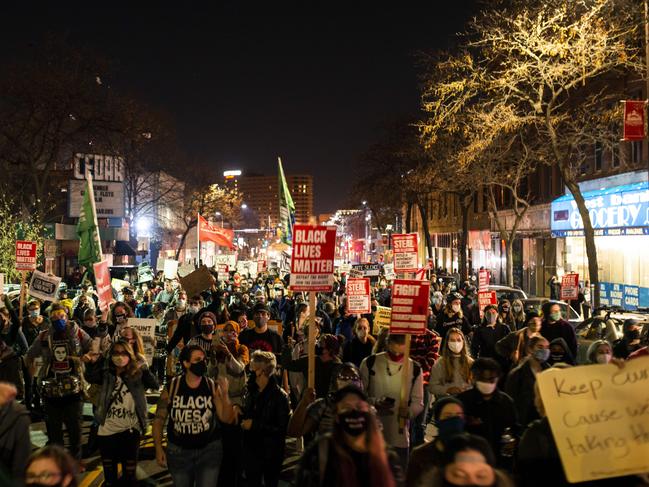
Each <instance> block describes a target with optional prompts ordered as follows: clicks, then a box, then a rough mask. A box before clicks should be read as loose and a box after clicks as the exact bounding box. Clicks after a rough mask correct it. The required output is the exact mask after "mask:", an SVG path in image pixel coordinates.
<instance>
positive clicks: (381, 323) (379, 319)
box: [372, 306, 392, 335]
mask: <svg viewBox="0 0 649 487" xmlns="http://www.w3.org/2000/svg"><path fill="white" fill-rule="evenodd" d="M391 319H392V308H390V307H388V306H377V307H376V315H375V316H374V323H373V325H372V333H373V334H374V335H378V334H379V332H380V331H381V328H386V327H390V320H391Z"/></svg>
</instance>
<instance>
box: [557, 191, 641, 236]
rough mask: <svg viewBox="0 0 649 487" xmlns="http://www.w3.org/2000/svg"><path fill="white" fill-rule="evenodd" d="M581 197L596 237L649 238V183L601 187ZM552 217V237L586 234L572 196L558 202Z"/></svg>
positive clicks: (568, 195)
mask: <svg viewBox="0 0 649 487" xmlns="http://www.w3.org/2000/svg"><path fill="white" fill-rule="evenodd" d="M582 194H583V196H584V199H585V200H586V207H587V208H588V212H589V214H590V221H591V222H592V224H593V228H594V229H595V234H596V235H598V236H612V235H649V182H647V181H642V182H639V183H633V184H625V185H622V186H613V187H610V188H601V189H598V190H593V191H586V192H584V193H582ZM550 214H551V218H550V229H551V231H552V236H553V237H571V236H575V237H577V236H582V235H583V230H584V225H583V221H582V219H581V216H580V215H579V210H578V209H577V204H576V203H575V200H574V198H573V197H572V195H571V194H567V195H564V196H561V197H560V198H557V199H555V200H554V201H553V202H552V205H551V212H550Z"/></svg>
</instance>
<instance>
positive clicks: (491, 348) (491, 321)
mask: <svg viewBox="0 0 649 487" xmlns="http://www.w3.org/2000/svg"><path fill="white" fill-rule="evenodd" d="M483 314H484V318H483V319H482V324H481V325H480V326H479V327H478V328H476V330H475V331H474V332H473V338H472V340H471V355H472V356H473V357H490V358H496V356H497V354H496V343H497V342H498V341H499V340H502V339H503V338H505V337H506V336H507V335H509V333H511V330H510V328H509V327H508V326H507V325H505V324H504V323H503V322H502V321H501V316H502V313H501V314H499V313H498V308H497V307H496V306H494V305H493V304H490V305H488V306H485V308H484V312H483Z"/></svg>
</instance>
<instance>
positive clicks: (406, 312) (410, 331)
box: [390, 279, 430, 335]
mask: <svg viewBox="0 0 649 487" xmlns="http://www.w3.org/2000/svg"><path fill="white" fill-rule="evenodd" d="M429 295H430V282H429V281H416V280H411V279H396V280H395V281H394V284H393V285H392V317H391V321H390V333H399V334H405V335H422V334H424V333H426V322H427V318H428V299H429Z"/></svg>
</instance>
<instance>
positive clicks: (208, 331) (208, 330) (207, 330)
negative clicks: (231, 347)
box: [201, 325, 214, 335]
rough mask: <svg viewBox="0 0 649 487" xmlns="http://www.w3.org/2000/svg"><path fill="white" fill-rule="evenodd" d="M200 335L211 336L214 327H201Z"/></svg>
mask: <svg viewBox="0 0 649 487" xmlns="http://www.w3.org/2000/svg"><path fill="white" fill-rule="evenodd" d="M201 333H202V334H203V335H211V334H212V333H214V325H201Z"/></svg>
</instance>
